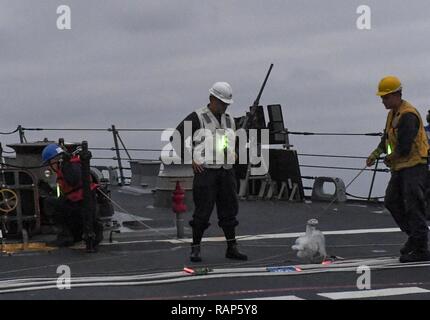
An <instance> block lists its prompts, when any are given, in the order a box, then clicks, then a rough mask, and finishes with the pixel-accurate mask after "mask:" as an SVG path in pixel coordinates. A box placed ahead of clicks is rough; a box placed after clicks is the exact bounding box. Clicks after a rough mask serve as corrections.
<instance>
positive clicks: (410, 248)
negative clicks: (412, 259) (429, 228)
mask: <svg viewBox="0 0 430 320" xmlns="http://www.w3.org/2000/svg"><path fill="white" fill-rule="evenodd" d="M413 250H414V246H413V244H412V242H411V240H410V239H408V241H406V243H405V244H404V245H403V247H402V248H401V249H400V254H401V255H402V256H403V255H405V254H408V253H410V252H411V251H413Z"/></svg>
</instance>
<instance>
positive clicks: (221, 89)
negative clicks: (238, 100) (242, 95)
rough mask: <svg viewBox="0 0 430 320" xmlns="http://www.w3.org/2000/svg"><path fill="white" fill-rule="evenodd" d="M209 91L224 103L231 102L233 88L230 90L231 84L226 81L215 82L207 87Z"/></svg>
mask: <svg viewBox="0 0 430 320" xmlns="http://www.w3.org/2000/svg"><path fill="white" fill-rule="evenodd" d="M209 93H210V94H211V95H212V96H214V97H215V98H218V99H219V100H221V101H222V102H224V103H227V104H232V103H233V99H232V98H233V90H231V86H230V85H229V84H228V83H227V82H215V83H214V85H213V86H212V88H210V89H209Z"/></svg>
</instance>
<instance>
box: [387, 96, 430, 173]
mask: <svg viewBox="0 0 430 320" xmlns="http://www.w3.org/2000/svg"><path fill="white" fill-rule="evenodd" d="M405 113H413V114H414V115H416V116H417V118H418V119H419V122H420V127H419V129H418V133H417V136H416V137H415V140H414V141H413V143H412V148H411V151H410V152H409V154H408V155H406V156H404V157H397V156H396V157H393V159H392V161H391V170H393V171H398V170H401V169H404V168H410V167H414V166H416V165H418V164H426V163H427V154H428V149H429V144H428V141H427V135H426V132H425V130H424V125H423V121H422V119H421V116H420V114H419V112H418V111H417V109H415V108H414V107H413V106H412V105H411V104H410V103H409V102H407V101H404V102H403V103H402V105H401V106H400V108H399V110H398V112H397V113H396V114H394V112H393V110H390V112H389V113H388V116H387V123H386V126H385V133H386V134H387V137H386V141H385V147H386V151H387V155H389V154H391V153H392V152H395V151H396V146H397V138H398V137H397V134H398V132H397V131H398V129H397V126H398V124H399V122H400V118H401V117H402V115H404V114H405Z"/></svg>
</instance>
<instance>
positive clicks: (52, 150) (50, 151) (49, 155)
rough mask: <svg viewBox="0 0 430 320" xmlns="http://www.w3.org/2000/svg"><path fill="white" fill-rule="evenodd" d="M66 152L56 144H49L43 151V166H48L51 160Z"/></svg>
mask: <svg viewBox="0 0 430 320" xmlns="http://www.w3.org/2000/svg"><path fill="white" fill-rule="evenodd" d="M63 153H64V150H63V149H62V148H61V147H60V146H59V145H58V144H55V143H51V144H48V145H47V146H46V147H45V148H44V149H43V151H42V160H43V164H47V163H48V162H49V160H52V159H54V158H55V157H56V156H58V155H60V154H63Z"/></svg>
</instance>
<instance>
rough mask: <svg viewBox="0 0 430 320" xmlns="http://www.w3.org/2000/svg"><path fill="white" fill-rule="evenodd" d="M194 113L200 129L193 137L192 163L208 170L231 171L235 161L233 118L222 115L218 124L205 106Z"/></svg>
mask: <svg viewBox="0 0 430 320" xmlns="http://www.w3.org/2000/svg"><path fill="white" fill-rule="evenodd" d="M195 112H196V114H197V116H198V117H199V120H200V128H201V129H200V130H197V131H196V133H195V134H194V137H193V141H194V149H193V151H194V152H193V157H194V158H193V159H194V161H196V162H197V163H199V164H202V165H203V167H205V168H209V169H219V168H224V169H231V168H232V167H233V164H234V163H235V160H236V153H235V130H236V126H235V123H234V119H233V117H232V116H231V115H230V114H229V113H223V114H222V115H221V123H220V122H219V121H218V119H217V118H216V117H215V116H214V114H213V113H212V111H211V110H210V109H209V108H208V107H207V106H206V107H203V108H200V109H198V110H196V111H195Z"/></svg>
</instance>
